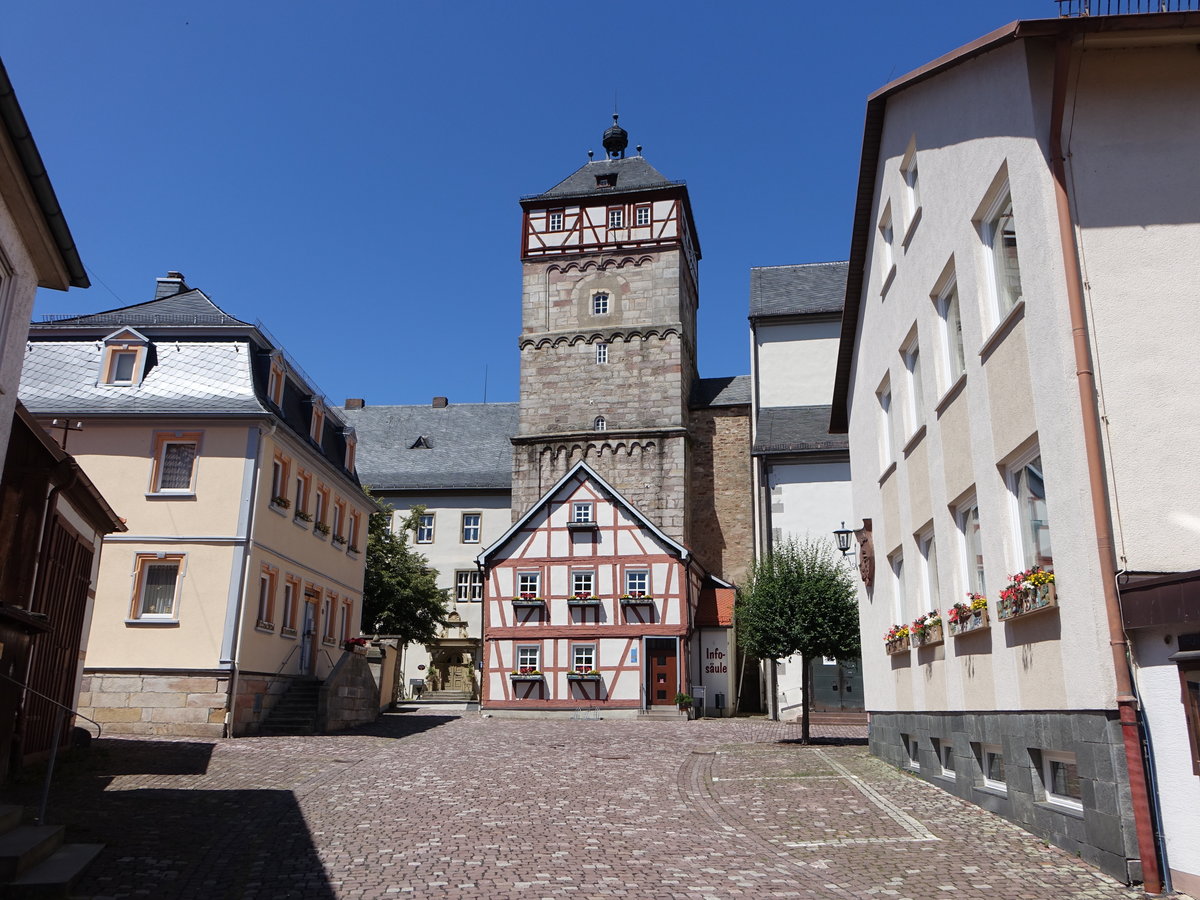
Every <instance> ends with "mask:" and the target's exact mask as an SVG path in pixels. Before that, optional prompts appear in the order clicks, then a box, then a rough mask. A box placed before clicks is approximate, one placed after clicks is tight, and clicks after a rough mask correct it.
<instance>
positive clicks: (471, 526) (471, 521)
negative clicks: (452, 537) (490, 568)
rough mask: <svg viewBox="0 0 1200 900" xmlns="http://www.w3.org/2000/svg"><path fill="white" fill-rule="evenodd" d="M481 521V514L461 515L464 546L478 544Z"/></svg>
mask: <svg viewBox="0 0 1200 900" xmlns="http://www.w3.org/2000/svg"><path fill="white" fill-rule="evenodd" d="M482 520H483V513H463V517H462V542H463V543H464V544H478V543H479V523H480V522H481V521H482Z"/></svg>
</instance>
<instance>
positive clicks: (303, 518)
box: [296, 509, 313, 522]
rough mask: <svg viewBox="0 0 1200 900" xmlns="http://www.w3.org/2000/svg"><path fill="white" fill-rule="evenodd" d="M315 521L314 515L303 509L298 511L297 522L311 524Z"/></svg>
mask: <svg viewBox="0 0 1200 900" xmlns="http://www.w3.org/2000/svg"><path fill="white" fill-rule="evenodd" d="M312 519H313V517H312V513H306V512H305V511H304V510H302V509H298V510H296V520H297V521H300V522H311V521H312Z"/></svg>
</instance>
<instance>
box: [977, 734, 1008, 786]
mask: <svg viewBox="0 0 1200 900" xmlns="http://www.w3.org/2000/svg"><path fill="white" fill-rule="evenodd" d="M978 747H979V749H978V756H977V758H978V760H979V769H980V771H981V772H982V773H983V783H984V785H985V786H987V787H990V788H994V789H995V790H999V791H1007V790H1008V785H1007V784H1006V783H1005V778H1004V752H1003V751H1002V750H1001V749H1000V747H999V746H998V745H996V744H979V745H978Z"/></svg>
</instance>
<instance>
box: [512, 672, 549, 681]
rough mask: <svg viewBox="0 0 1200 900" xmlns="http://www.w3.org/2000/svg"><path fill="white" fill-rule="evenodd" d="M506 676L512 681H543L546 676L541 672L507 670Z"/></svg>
mask: <svg viewBox="0 0 1200 900" xmlns="http://www.w3.org/2000/svg"><path fill="white" fill-rule="evenodd" d="M508 677H509V679H510V680H512V681H545V680H546V676H545V675H543V674H542V673H541V672H509V673H508Z"/></svg>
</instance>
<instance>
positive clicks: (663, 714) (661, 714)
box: [641, 706, 688, 719]
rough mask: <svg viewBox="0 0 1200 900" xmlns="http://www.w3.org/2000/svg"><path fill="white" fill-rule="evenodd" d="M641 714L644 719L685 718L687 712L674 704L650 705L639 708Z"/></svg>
mask: <svg viewBox="0 0 1200 900" xmlns="http://www.w3.org/2000/svg"><path fill="white" fill-rule="evenodd" d="M641 716H642V717H643V718H646V719H686V718H687V717H688V716H687V713H686V712H685V711H683V710H681V709H677V708H676V707H674V706H651V707H649V708H648V709H643V710H641Z"/></svg>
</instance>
